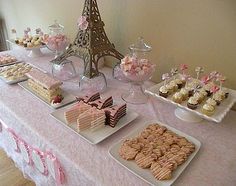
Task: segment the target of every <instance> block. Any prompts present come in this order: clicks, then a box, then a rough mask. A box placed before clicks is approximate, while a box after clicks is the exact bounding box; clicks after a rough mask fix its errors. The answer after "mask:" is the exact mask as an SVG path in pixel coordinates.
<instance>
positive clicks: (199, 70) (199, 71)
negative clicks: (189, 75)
mask: <svg viewBox="0 0 236 186" xmlns="http://www.w3.org/2000/svg"><path fill="white" fill-rule="evenodd" d="M195 72H197V73H203V72H204V69H203V68H202V67H196V68H195Z"/></svg>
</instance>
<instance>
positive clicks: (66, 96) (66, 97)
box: [18, 81, 76, 109]
mask: <svg viewBox="0 0 236 186" xmlns="http://www.w3.org/2000/svg"><path fill="white" fill-rule="evenodd" d="M18 85H19V86H21V87H22V88H23V89H25V90H26V91H27V92H29V93H30V94H32V95H33V96H35V97H36V98H38V99H39V100H40V101H42V102H43V103H45V104H46V105H48V106H50V107H51V108H54V109H57V108H60V107H63V106H65V105H68V104H70V103H73V102H75V101H76V98H75V96H74V95H72V94H69V93H68V92H66V91H63V90H62V96H63V97H64V99H63V100H62V102H61V104H60V105H58V106H51V104H50V103H49V102H47V101H46V100H45V99H44V98H43V97H42V96H40V95H37V94H35V93H34V92H33V91H32V90H31V89H30V88H29V86H28V84H27V81H23V82H20V83H18Z"/></svg>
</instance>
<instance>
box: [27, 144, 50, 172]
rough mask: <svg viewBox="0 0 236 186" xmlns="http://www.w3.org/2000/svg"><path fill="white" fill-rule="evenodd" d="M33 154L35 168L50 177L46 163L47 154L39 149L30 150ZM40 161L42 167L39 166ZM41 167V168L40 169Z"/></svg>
mask: <svg viewBox="0 0 236 186" xmlns="http://www.w3.org/2000/svg"><path fill="white" fill-rule="evenodd" d="M30 150H31V152H32V160H33V163H34V165H35V167H36V168H37V169H38V170H39V171H40V172H41V173H42V174H43V175H45V176H47V175H48V169H47V166H46V163H45V153H44V152H42V151H41V150H39V149H37V148H32V149H30ZM38 161H41V162H40V163H41V165H39V164H38ZM40 166H41V167H40Z"/></svg>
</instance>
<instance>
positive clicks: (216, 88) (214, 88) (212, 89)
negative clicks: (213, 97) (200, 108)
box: [210, 85, 219, 94]
mask: <svg viewBox="0 0 236 186" xmlns="http://www.w3.org/2000/svg"><path fill="white" fill-rule="evenodd" d="M218 90H219V87H218V86H216V85H213V86H212V87H211V90H210V91H211V92H212V93H213V94H214V93H216V92H217V91H218Z"/></svg>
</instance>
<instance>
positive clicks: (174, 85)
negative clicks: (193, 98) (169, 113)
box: [168, 80, 179, 92]
mask: <svg viewBox="0 0 236 186" xmlns="http://www.w3.org/2000/svg"><path fill="white" fill-rule="evenodd" d="M168 84H170V85H171V86H173V92H176V91H177V90H178V88H179V87H178V85H177V83H176V82H175V80H172V81H171V82H169V83H168Z"/></svg>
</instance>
